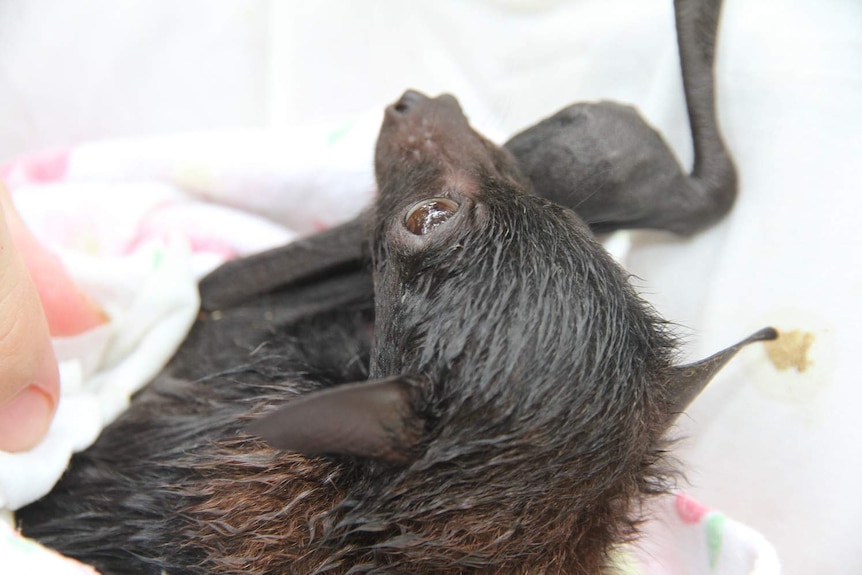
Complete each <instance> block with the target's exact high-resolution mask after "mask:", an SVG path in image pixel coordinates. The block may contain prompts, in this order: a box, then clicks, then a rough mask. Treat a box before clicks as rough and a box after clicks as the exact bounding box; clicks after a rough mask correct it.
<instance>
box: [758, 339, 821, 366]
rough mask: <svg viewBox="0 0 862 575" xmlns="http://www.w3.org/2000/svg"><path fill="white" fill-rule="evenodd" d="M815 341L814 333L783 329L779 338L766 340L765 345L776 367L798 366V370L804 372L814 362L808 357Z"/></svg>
mask: <svg viewBox="0 0 862 575" xmlns="http://www.w3.org/2000/svg"><path fill="white" fill-rule="evenodd" d="M813 343H814V334H813V333H809V332H807V331H800V330H793V331H782V332H781V333H780V334H779V336H778V339H776V340H774V341H767V342H764V344H763V345H764V347H765V348H766V354H767V356H768V357H769V361H771V362H772V365H774V366H775V369H777V370H779V371H784V370H786V369H790V368H796V371H798V372H800V373H802V372H804V371H805V370H806V369H808V367H809V366H811V364H812V361H811V360H810V359H808V352H809V350H810V348H811V344H813Z"/></svg>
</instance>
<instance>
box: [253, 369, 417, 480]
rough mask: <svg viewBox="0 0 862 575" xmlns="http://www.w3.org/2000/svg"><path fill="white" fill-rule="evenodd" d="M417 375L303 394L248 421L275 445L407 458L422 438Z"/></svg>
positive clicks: (312, 451)
mask: <svg viewBox="0 0 862 575" xmlns="http://www.w3.org/2000/svg"><path fill="white" fill-rule="evenodd" d="M419 386H420V383H419V380H418V379H416V378H411V377H406V376H398V377H392V378H387V379H378V380H371V381H365V382H361V383H350V384H345V385H340V386H337V387H334V388H331V389H327V390H324V391H318V392H315V393H311V394H308V395H306V396H304V397H301V398H299V399H297V400H296V401H293V402H291V403H289V404H287V405H286V406H284V407H282V408H279V409H277V410H276V411H274V412H273V413H270V414H267V415H266V416H264V417H263V418H261V419H259V420H257V421H255V422H254V423H253V424H251V425H250V426H249V427H248V429H247V430H248V431H249V432H250V433H252V434H254V435H259V436H260V437H262V438H264V439H265V440H266V441H267V442H268V443H269V444H270V445H272V446H273V447H277V448H279V449H288V450H291V451H297V452H299V453H302V454H305V455H324V454H326V455H355V456H359V457H368V458H371V459H377V460H381V461H387V462H390V463H402V464H403V463H407V462H409V461H410V460H411V459H412V458H413V456H414V452H415V450H414V448H415V447H416V445H417V444H418V443H419V441H420V440H421V438H422V432H423V430H424V426H425V421H424V420H423V418H422V417H421V416H419V415H417V413H416V408H415V404H416V401H417V398H418V396H419V395H420V394H419Z"/></svg>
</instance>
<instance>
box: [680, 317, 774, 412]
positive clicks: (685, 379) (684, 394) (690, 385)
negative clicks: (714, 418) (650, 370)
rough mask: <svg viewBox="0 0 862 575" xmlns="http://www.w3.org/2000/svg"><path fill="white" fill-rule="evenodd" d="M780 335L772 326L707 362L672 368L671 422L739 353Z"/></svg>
mask: <svg viewBox="0 0 862 575" xmlns="http://www.w3.org/2000/svg"><path fill="white" fill-rule="evenodd" d="M777 337H778V332H777V331H776V330H775V329H774V328H771V327H767V328H764V329H761V330H760V331H758V332H757V333H754V334H752V335H751V336H749V337H747V338H746V339H744V340H742V341H740V342H739V343H737V344H734V345H732V346H730V347H728V348H726V349H723V350H721V351H720V352H718V353H716V354H715V355H711V356H709V357H708V358H706V359H702V360H700V361H697V362H694V363H690V364H687V365H680V366H677V367H674V368H673V371H672V374H671V378H670V381H669V382H668V387H667V397H668V415H669V416H670V419H671V421H673V420H674V419H676V416H677V415H679V414H680V413H682V412H683V411H685V409H686V408H687V407H688V406H689V404H690V403H691V402H692V401H694V398H695V397H697V396H698V395H699V394H700V392H701V391H703V390H704V388H705V387H706V385H707V384H708V383H709V382H710V380H712V378H713V377H714V376H715V374H716V373H718V371H719V370H720V369H721V368H722V367H724V366H725V364H727V362H729V361H730V360H731V359H732V358H733V356H735V355H736V353H737V352H738V351H739V350H740V349H742V348H743V347H745V346H746V345H748V344H750V343H754V342H756V341H766V340H770V339H776V338H777Z"/></svg>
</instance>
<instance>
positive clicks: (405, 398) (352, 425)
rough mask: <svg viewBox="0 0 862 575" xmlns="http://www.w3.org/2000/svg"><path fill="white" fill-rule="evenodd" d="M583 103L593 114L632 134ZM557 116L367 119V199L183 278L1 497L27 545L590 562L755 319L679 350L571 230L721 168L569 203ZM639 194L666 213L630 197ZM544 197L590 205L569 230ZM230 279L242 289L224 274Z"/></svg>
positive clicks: (449, 109)
mask: <svg viewBox="0 0 862 575" xmlns="http://www.w3.org/2000/svg"><path fill="white" fill-rule="evenodd" d="M691 6H697V7H699V8H698V9H700V7H702V8H703V9H704V10H706V11H710V10H711V11H712V12H711V13H712V17H713V20H709V22H712V25H713V41H714V21H715V19H716V18H717V3H711V2H705V3H702V2H678V3H677V14H678V19H679V18H682V17H685V16H686V14H688V16H692V15H697V16H698V17H702V14H701V12H695V11H693V9H690V10H688V11H686V10H683V8H686V7H688V8H691ZM678 26H679V30H680V38H681V39H680V46H681V50H682V49H683V47H684V45H685V42H684V41H683V39H682V32H683V30H684V29H685V28H684V26H682V25H680V24H678ZM685 61H686V60H685V58H683V63H684V66H685ZM709 62H710V66H711V55H710V58H709ZM701 64H702V63H701ZM684 69H685V68H684ZM710 70H711V68H710ZM710 81H711V80H710ZM687 94H688V88H687ZM689 100H691V98H689ZM689 105H690V108H691V102H690V103H689ZM598 106H600V107H601V109H602V110H603V111H602V112H599V114H598V115H597V116H595V117H596V118H598V119H597V120H595V121H594V122H593V124H592V125H594V126H598V127H601V126H603V125H604V126H606V125H608V124H607V122H615V121H617V120H619V118H622V119H623V120H621V121H631V122H635V124H637V123H638V122H640V120H638V119H637V117H636V116H635V115H634V114H633V113H632V112H630V111H629V110H628V109H625V108H616V107H615V105H611V104H599V105H598ZM570 110H571V109H570ZM608 110H610V112H608V113H607V114H606V115H605V112H607V111H608ZM614 110H619V114H618V116H617V117H616V119H612V120H608V119H606V118H614V116H613V114H615V113H616V112H614ZM567 114H568V112H567V113H566V114H564V115H563V116H562V118H563V119H562V120H559V121H557V120H554V118H551V119H550V120H549V121H546V122H543V123H540V124H538V125H537V126H536V127H535V130H536V132H535V133H536V134H539V133H544V134H546V135H547V138H546V139H548V140H552V141H553V145H552V146H550V147H549V148H548V150H550V151H549V152H548V155H547V156H545V157H544V158H543V157H541V155H540V156H539V157H535V158H533V159H532V160H531V159H521V155H519V152H518V150H519V149H520V145H519V144H518V141H519V138H521V136H523V137H529V133H530V131H529V130H528V131H527V132H525V133H524V134H522V135H521V136H517V137H516V138H514V139H513V140H512V141H511V142H510V144H509V145H507V146H506V147H503V148H501V147H498V146H496V145H494V144H493V143H491V142H489V141H488V140H486V139H485V138H483V137H482V136H481V135H479V134H478V133H477V132H475V131H474V130H473V129H472V128H471V127H470V125H469V123H468V122H467V120H466V118H465V116H464V114H463V112H462V110H461V108H460V106H459V105H458V103H457V101H456V100H455V99H454V98H452V97H451V96H448V95H444V96H440V97H438V98H428V97H426V96H424V95H422V94H420V93H418V92H415V91H408V92H406V93H405V94H404V95H403V96H402V97H401V98H400V99H399V100H398V101H397V102H396V103H395V104H393V105H392V106H390V107H388V108H387V109H386V112H385V117H384V121H383V125H382V127H381V131H380V136H379V138H378V142H377V149H376V154H375V172H376V176H377V183H378V195H377V198H376V200H375V203H374V205H373V206H372V207H371V208H370V209H369V210H368V212H366V213H365V214H364V215H363V216H362V217H361V218H359V219H357V220H356V221H354V222H351V223H348V224H346V225H345V226H344V227H342V228H339V229H337V230H334V231H330V232H329V233H324V234H322V235H321V236H318V237H316V238H315V239H310V240H308V241H306V242H303V243H299V244H295V245H293V246H291V247H287V248H284V249H281V250H279V251H277V252H271V253H270V254H268V255H265V256H260V257H253V258H251V259H249V260H245V261H243V262H239V263H235V264H229V265H228V266H226V267H223V268H221V269H220V270H217V271H216V272H215V273H214V274H213V275H212V276H210V278H208V279H207V280H206V281H204V282H203V283H202V285H201V291H202V298H203V300H204V301H205V302H208V305H207V306H206V308H205V309H204V310H203V311H202V313H201V315H200V317H199V319H198V321H197V322H196V324H195V326H194V327H193V329H192V332H191V333H190V335H189V337H188V339H187V340H186V342H185V343H184V344H183V346H182V347H181V348H180V350H179V351H178V352H177V354H176V356H175V357H174V359H173V360H172V361H171V363H170V364H169V365H168V367H167V368H166V369H165V370H164V372H163V373H162V374H161V375H160V376H159V377H157V378H156V380H155V381H153V382H152V383H151V384H150V385H149V386H148V387H147V388H146V389H144V390H143V391H142V392H141V393H140V394H139V395H138V396H137V397H136V398H135V401H134V403H133V405H132V407H131V408H130V409H129V411H128V412H126V413H125V414H123V415H122V416H121V417H120V418H119V419H118V420H117V421H116V422H115V423H114V424H112V425H111V426H110V427H109V428H107V429H106V430H105V432H104V433H103V434H102V436H101V437H100V438H99V440H98V441H97V442H96V443H95V444H94V445H93V446H92V447H91V448H90V449H88V450H87V451H85V452H84V453H81V454H79V455H77V456H76V457H75V458H74V459H73V461H72V464H71V466H70V468H69V470H68V471H67V473H66V474H65V475H64V477H63V479H62V480H61V481H60V483H59V484H58V486H57V487H56V488H55V490H54V491H53V492H52V493H51V494H49V495H48V496H47V497H46V498H44V499H42V500H40V501H38V502H36V503H34V504H33V505H31V506H28V507H26V508H24V509H22V510H21V511H20V512H19V513H18V518H19V520H20V523H21V526H22V528H23V531H24V533H25V535H28V536H31V537H35V538H37V539H39V540H41V541H42V542H44V543H45V544H47V545H49V546H51V547H54V548H56V549H58V550H60V551H62V552H63V553H65V554H67V555H70V556H73V557H77V558H79V559H81V560H83V561H85V562H87V563H90V564H92V565H94V566H96V567H97V568H98V569H100V570H101V571H102V572H103V573H105V574H106V575H110V574H126V573H128V574H131V573H143V574H160V573H168V574H170V575H176V574H208V573H237V574H239V573H244V574H251V575H263V574H276V573H301V574H312V573H314V574H322V573H328V574H330V573H331V574H347V573H350V574H354V573H357V574H358V573H369V574H383V573H387V574H394V573H413V574H423V573H428V574H431V573H435V574H455V573H477V574H479V573H488V574H490V573H495V574H508V573H511V574H531V575H532V574H543V575H551V574H557V573H559V574H596V573H602V572H603V571H605V569H606V568H607V563H608V558H609V553H610V551H611V550H612V548H613V547H614V545H616V544H618V543H620V542H623V541H626V540H629V539H630V538H632V537H633V536H634V535H635V533H636V525H637V523H638V522H639V521H640V519H641V517H640V515H639V503H640V502H641V501H642V500H643V499H644V498H645V497H648V496H651V495H654V494H658V493H663V492H664V491H666V490H667V489H668V488H669V487H670V486H671V485H672V478H673V474H674V471H673V466H672V465H671V464H670V463H669V462H668V461H666V459H665V451H666V448H667V445H666V440H665V439H664V437H665V434H666V431H667V429H668V427H669V426H670V425H671V424H672V422H673V421H674V419H675V417H676V415H677V414H679V413H680V412H682V411H683V410H684V409H685V407H686V406H687V405H688V403H689V402H690V401H691V400H692V399H693V398H694V397H695V396H696V395H697V394H698V393H699V392H700V390H701V389H703V387H704V386H705V385H706V384H707V383H708V382H709V380H710V379H711V378H712V377H713V375H714V374H715V373H716V372H717V371H718V370H719V369H720V368H721V367H722V366H723V365H724V364H725V363H726V362H727V361H728V360H729V359H730V358H731V357H732V356H733V355H734V354H735V353H736V352H737V351H738V350H739V349H740V348H741V347H742V346H743V345H745V344H747V343H750V342H752V341H757V340H762V339H768V338H772V337H775V332H774V330H771V329H769V328H767V329H764V330H761V331H760V332H757V333H756V334H754V335H752V336H751V337H749V338H748V339H746V340H744V341H742V342H740V343H738V344H736V345H733V346H731V347H729V348H727V349H725V350H723V351H721V352H719V353H717V354H715V355H714V356H712V357H710V358H707V359H705V360H702V361H700V362H696V363H694V364H689V365H683V366H678V365H675V363H674V357H675V353H676V349H677V345H676V341H675V339H674V338H673V336H672V335H671V333H670V331H669V329H668V326H667V324H666V323H665V322H664V321H663V320H662V319H661V318H659V317H658V316H657V315H656V313H655V312H654V311H653V310H652V309H651V308H650V307H649V306H648V305H647V304H646V303H645V302H644V301H643V300H642V299H641V298H640V297H639V296H638V295H637V294H636V293H635V291H634V290H633V289H632V287H631V286H630V285H629V283H628V276H627V274H626V273H625V272H624V271H623V270H622V269H621V268H620V267H619V266H618V265H617V264H616V263H615V262H614V261H613V260H612V259H611V258H610V257H609V256H608V254H607V253H606V252H605V250H604V249H603V248H602V246H601V245H600V244H599V243H598V242H597V241H596V239H595V237H594V235H593V234H594V231H593V230H591V229H590V228H591V226H592V227H593V229H594V230H600V231H606V230H609V229H619V228H622V227H628V226H641V225H646V226H656V227H663V228H665V229H671V230H675V231H680V232H684V233H690V232H693V231H694V230H695V229H697V228H699V227H702V226H705V225H709V224H710V223H711V222H712V221H714V220H715V219H716V218H718V217H720V215H721V214H722V213H723V212H725V211H727V209H729V205H730V203H731V202H732V198H733V195H734V193H735V183H734V177H733V168H732V164H730V160H729V156H728V155H727V153H726V151H725V150H724V147H723V145H719V146H717V147H716V146H714V145H703V146H700V147H699V148H698V147H697V146H696V154H697V155H698V158H699V159H698V160H696V166H698V165H700V166H701V169H700V171H698V169H697V167H696V169H695V171H694V172H695V173H694V174H693V175H692V176H690V177H689V176H680V177H679V178H676V177H675V176H673V177H671V178H670V180H668V179H667V178H665V177H664V176H662V175H661V174H663V173H665V170H666V168H667V166H663V165H658V166H657V167H656V169H655V171H654V173H655V174H657V175H656V176H655V177H656V178H657V179H656V182H658V183H657V184H656V185H655V186H654V187H651V186H649V185H640V184H641V183H643V182H642V179H643V177H644V176H643V174H642V173H641V172H639V170H638V169H637V168H636V167H635V166H634V165H633V164H631V163H630V165H629V166H628V167H626V166H622V167H621V168H620V170H619V173H620V174H631V182H628V183H627V182H625V181H624V180H625V178H622V179H620V182H621V183H620V184H619V187H618V188H617V189H616V191H614V189H612V188H608V190H609V191H607V194H606V195H605V191H602V192H601V193H596V194H594V193H593V192H592V191H591V190H571V194H573V195H571V196H565V195H563V192H565V191H566V190H565V185H564V184H560V182H559V181H558V180H557V179H554V178H551V177H549V178H547V181H546V180H542V181H541V182H539V178H538V177H537V176H536V173H535V169H534V168H535V167H536V166H540V165H541V164H542V163H543V162H544V163H546V164H548V163H550V164H551V165H555V162H557V159H556V158H559V157H560V156H561V155H564V153H568V152H572V153H574V152H576V151H577V148H576V145H577V144H578V141H580V138H582V137H586V136H587V135H588V134H585V135H581V136H577V137H571V138H568V139H567V137H565V132H566V131H567V130H568V129H569V128H570V127H571V126H572V124H578V122H577V121H576V122H568V120H567V119H566V118H569V117H570V116H569V115H567ZM693 116H694V114H693ZM591 121H592V120H591ZM587 124H588V125H589V124H590V123H589V122H587ZM694 124H695V122H694V121H693V133H695V134H697V133H698V131H699V130H700V131H701V132H706V133H707V134H709V133H710V132H711V135H712V137H713V138H714V139H715V140H717V141H718V143H719V144H720V143H721V141H720V138H719V137H718V132H717V128H716V127H715V126H714V125H713V126H712V127H709V126H707V127H706V128H704V127H703V126H700V127H695V126H694ZM581 125H583V124H581ZM593 129H600V128H587V131H589V130H593ZM555 133H559V134H561V136H560V138H558V139H553V138H552V136H553V135H554V134H555ZM632 134H634V135H633V137H632V141H631V142H629V143H628V144H630V145H631V146H633V149H637V148H638V147H639V146H640V145H641V144H638V143H637V142H638V141H641V140H640V138H641V137H642V135H643V134H644V132H643V131H642V130H640V129H639V128H634V129H633V131H632ZM593 136H595V137H599V136H600V134H598V133H595V134H593ZM643 137H645V138H646V140H647V141H649V142H650V146H651V145H652V141H653V138H652V136H650V135H649V134H647V135H646V136H643ZM622 139H623V140H625V138H622ZM708 140H709V138H704V141H708ZM540 141H543V140H540ZM695 141H696V142H697V141H698V137H697V135H696V136H695ZM538 142H539V141H537V143H536V145H539V143H538ZM713 143H714V142H713ZM623 144H625V142H623ZM628 144H627V145H628ZM561 150H562V151H561ZM525 153H526V152H525ZM645 153H646V152H645ZM716 153H718V155H719V156H721V158H718V159H716V158H714V157H712V155H713V154H716ZM649 154H658V156H657V157H661V156H662V155H663V154H662V153H659V152H649V153H648V154H647V155H646V156H643V157H651V156H649ZM707 156H708V157H707ZM578 157H581V156H578ZM667 157H670V158H671V159H672V156H667ZM626 161H628V160H626ZM698 162H700V163H698ZM624 163H625V162H624ZM673 166H674V167H675V163H674V164H673ZM583 169H586V168H583ZM677 170H678V168H677ZM719 170H724V174H725V176H726V177H725V178H724V179H720V178H716V177H715V175H716V172H717V171H719ZM728 170H729V171H728ZM639 174H640V175H639ZM728 174H729V175H728ZM572 178H574V179H573V180H572V181H578V182H589V181H591V180H589V178H588V177H586V176H578V175H573V176H572ZM682 180H685V183H684V184H682V183H681V184H680V185H684V186H685V188H684V190H673V191H668V192H667V193H669V194H672V195H673V194H683V196H685V194H688V193H690V194H691V195H692V197H691V198H688V201H686V202H675V201H670V202H668V203H663V201H662V200H661V197H662V196H661V193H660V192H661V188H660V186H667V185H670V184H668V182H669V181H673V182H677V183H679V182H682ZM728 182H730V183H729V184H728ZM581 185H585V184H581ZM557 186H562V187H557ZM602 189H603V190H604V189H605V188H602ZM554 190H556V191H554ZM637 190H640V191H637ZM644 190H646V191H644ZM685 190H688V192H686V191H685ZM558 192H559V193H558ZM635 192H636V193H637V194H646V196H647V197H648V198H651V197H652V196H651V195H650V194H655V198H657V199H656V202H658V207H661V211H664V212H670V213H664V214H656V213H653V212H654V209H653V208H651V207H650V205H651V202H652V200H651V199H650V200H648V201H647V202H641V203H639V206H640V207H639V208H637V209H633V208H631V207H630V206H628V203H629V202H630V201H631V200H632V199H633V198H632V196H631V194H632V193H635ZM575 195H577V197H578V198H580V199H572V198H574V197H575ZM601 197H606V198H607V199H606V202H605V203H604V205H603V202H602V200H601ZM685 197H688V196H685ZM728 197H729V199H728ZM549 198H550V199H549ZM585 198H586V199H585ZM716 198H718V199H716ZM552 199H554V200H557V201H561V202H563V203H565V204H567V205H569V206H570V207H577V205H579V204H583V203H585V202H587V201H591V202H594V203H596V204H595V205H596V206H597V207H596V208H595V209H594V211H591V212H590V213H591V214H594V215H593V216H590V219H589V220H587V221H586V222H585V221H584V220H583V219H582V218H581V217H579V215H576V213H575V211H572V210H571V209H569V208H568V207H565V206H562V205H560V204H558V203H555V202H554V201H551V200H552ZM581 200H583V202H582V201H581ZM573 204H574V205H573ZM615 204H620V205H617V206H615ZM656 209H658V208H656ZM595 214H598V215H595ZM674 214H675V215H674ZM684 221H691V222H693V223H691V224H685V223H684ZM687 225H688V227H686V226H687ZM345 230H347V232H348V233H345ZM354 234H355V235H354ZM351 239H353V240H355V242H352V241H350V240H351ZM317 256H320V257H317ZM267 258H269V259H267ZM365 261H367V262H368V263H367V264H365V263H364V262H365ZM261 262H263V263H264V264H265V265H261ZM273 263H275V264H278V265H276V266H275V268H276V269H274V270H273V271H272V275H268V274H265V273H262V271H261V270H266V269H267V266H268V265H271V264H273ZM365 265H367V269H366V267H364V266H365ZM282 266H284V267H287V268H288V269H283V268H282ZM226 269H227V270H228V271H231V270H232V271H231V273H236V272H237V271H239V272H242V273H244V274H247V278H251V279H249V280H248V281H244V282H242V283H243V285H242V286H240V287H239V288H238V289H236V288H227V287H225V285H224V282H225V281H227V283H236V282H235V281H232V280H235V278H231V277H230V275H226V274H228V272H226V271H225V270H226ZM369 270H370V273H369ZM273 276H274V279H273ZM256 279H259V282H262V283H265V282H267V281H269V282H270V283H269V284H267V285H266V286H265V288H264V289H261V286H260V285H258V286H255V285H254V282H255V280H256ZM250 286H251V287H250ZM224 294H227V297H226V298H223V296H224ZM220 298H223V299H221V300H220ZM218 302H222V303H219V304H218V306H217V307H213V306H214V305H215V304H216V303H218ZM225 302H226V303H225Z"/></svg>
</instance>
